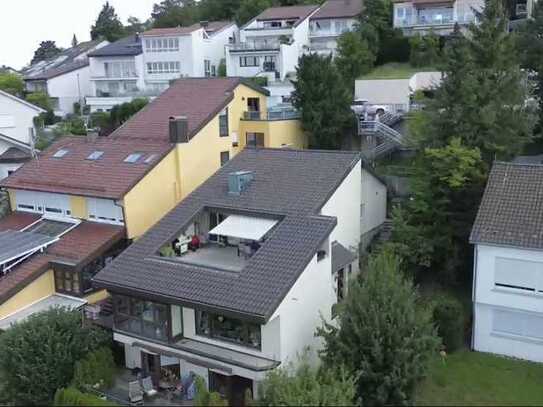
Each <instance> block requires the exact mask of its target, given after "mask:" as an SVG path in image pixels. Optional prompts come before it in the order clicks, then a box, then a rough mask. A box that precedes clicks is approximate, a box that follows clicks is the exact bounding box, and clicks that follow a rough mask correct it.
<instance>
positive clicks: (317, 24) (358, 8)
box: [309, 0, 362, 55]
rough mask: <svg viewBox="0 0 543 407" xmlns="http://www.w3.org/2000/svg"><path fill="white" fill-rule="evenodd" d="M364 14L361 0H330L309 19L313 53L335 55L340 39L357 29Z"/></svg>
mask: <svg viewBox="0 0 543 407" xmlns="http://www.w3.org/2000/svg"><path fill="white" fill-rule="evenodd" d="M360 13H362V1H360V0H328V1H326V2H325V3H324V4H323V5H322V6H321V7H320V8H319V10H318V11H317V12H316V13H315V14H313V15H312V16H311V18H310V19H309V38H310V41H311V45H310V46H311V51H313V52H317V53H319V54H330V53H331V54H333V55H334V54H335V53H336V48H337V39H338V37H339V36H340V35H341V34H343V33H345V32H347V31H351V30H353V29H354V28H355V26H356V24H358V22H359V17H360Z"/></svg>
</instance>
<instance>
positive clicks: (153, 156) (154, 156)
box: [145, 154, 157, 164]
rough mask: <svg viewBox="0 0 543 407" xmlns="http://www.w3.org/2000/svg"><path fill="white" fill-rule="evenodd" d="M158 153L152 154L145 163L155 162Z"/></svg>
mask: <svg viewBox="0 0 543 407" xmlns="http://www.w3.org/2000/svg"><path fill="white" fill-rule="evenodd" d="M156 156H157V155H156V154H151V155H150V156H149V157H147V158H146V159H145V164H150V163H152V162H153V160H154V159H155V158H156Z"/></svg>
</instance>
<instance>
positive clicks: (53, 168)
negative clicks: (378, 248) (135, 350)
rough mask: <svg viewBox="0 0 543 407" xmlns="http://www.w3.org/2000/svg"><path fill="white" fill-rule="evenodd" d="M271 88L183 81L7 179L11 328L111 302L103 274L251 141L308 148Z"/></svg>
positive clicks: (3, 254)
mask: <svg viewBox="0 0 543 407" xmlns="http://www.w3.org/2000/svg"><path fill="white" fill-rule="evenodd" d="M266 96H267V91H266V90H264V89H262V88H260V87H257V86H255V85H253V84H251V83H249V82H246V81H244V80H243V79H240V78H216V79H209V78H205V79H204V78H202V79H180V80H178V81H177V82H175V83H174V84H173V85H172V86H171V87H170V88H169V89H168V90H167V91H165V92H164V93H163V94H162V95H161V96H160V97H158V98H157V99H155V100H154V101H153V102H152V103H150V104H149V105H148V106H147V107H145V108H144V109H143V110H142V111H140V112H139V113H138V114H136V115H135V116H134V117H133V118H132V119H130V120H129V121H127V122H126V123H124V124H123V125H122V126H121V127H120V128H119V129H117V130H116V131H115V132H114V133H112V134H111V135H110V136H109V137H98V138H92V137H87V138H82V137H64V138H62V139H61V140H59V141H58V142H56V143H55V144H53V145H52V146H51V147H50V148H48V149H47V150H46V151H45V152H43V154H41V155H40V157H39V158H38V159H36V160H33V161H31V162H29V163H27V164H25V165H23V166H22V167H21V168H20V169H19V170H17V171H16V172H15V173H13V174H12V175H11V176H10V177H8V178H6V179H5V180H3V181H2V183H1V184H0V186H1V187H2V188H3V189H5V190H7V191H8V193H9V197H10V203H11V208H12V210H13V212H12V213H11V214H10V215H9V216H7V217H6V218H4V219H2V220H0V330H1V329H6V328H8V327H9V326H10V325H11V323H13V322H15V321H19V320H21V319H24V318H25V317H26V316H28V315H30V314H32V313H34V312H37V311H40V310H43V309H47V308H48V307H50V306H53V305H62V306H66V307H72V308H79V307H81V306H82V305H83V304H86V303H95V302H97V301H101V300H103V299H104V298H105V297H106V296H107V294H106V293H105V291H95V290H94V289H93V287H92V285H91V279H92V277H93V276H94V274H96V273H97V272H98V271H99V270H101V269H102V267H104V266H105V265H106V264H107V263H109V262H110V261H111V260H112V259H113V258H115V257H116V255H117V254H119V253H120V252H121V251H123V250H124V249H125V248H126V247H127V246H128V245H129V244H130V242H131V241H132V240H134V239H137V238H138V237H139V236H141V235H142V234H143V233H145V232H146V231H147V230H148V229H149V228H150V227H151V226H153V225H154V224H155V223H156V222H157V221H158V220H159V219H161V218H162V217H163V216H164V215H165V214H166V213H167V212H169V211H170V210H171V209H172V208H173V207H174V206H175V205H176V204H177V203H178V202H179V201H181V200H182V199H183V198H184V197H185V196H187V195H188V194H190V193H191V192H192V191H193V190H194V189H195V188H196V187H198V186H199V185H200V184H202V183H203V182H204V181H205V180H206V179H207V178H208V177H209V176H211V175H212V174H213V173H214V172H215V171H217V170H218V169H219V168H220V167H221V165H223V164H224V163H225V162H227V161H228V160H229V159H230V158H231V157H233V156H234V155H236V154H237V153H238V152H239V151H241V150H242V149H243V148H245V147H254V148H259V147H285V148H305V147H306V144H307V140H306V136H305V135H304V133H303V131H302V129H301V125H300V122H299V120H297V118H296V116H295V115H293V114H292V112H289V111H277V110H268V107H267V103H266Z"/></svg>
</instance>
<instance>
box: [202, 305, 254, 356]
mask: <svg viewBox="0 0 543 407" xmlns="http://www.w3.org/2000/svg"><path fill="white" fill-rule="evenodd" d="M196 334H197V335H201V336H207V337H209V338H213V339H218V340H221V341H225V342H231V343H234V344H236V345H240V346H247V347H250V348H256V349H260V348H261V343H262V339H261V331H260V325H258V324H254V323H251V322H246V321H242V320H239V319H235V318H230V317H225V316H223V315H216V314H211V313H208V312H205V311H196Z"/></svg>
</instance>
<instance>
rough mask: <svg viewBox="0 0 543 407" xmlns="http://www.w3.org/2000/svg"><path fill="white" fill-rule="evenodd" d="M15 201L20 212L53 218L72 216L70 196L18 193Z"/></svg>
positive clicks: (28, 192) (29, 192)
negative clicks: (41, 214)
mask: <svg viewBox="0 0 543 407" xmlns="http://www.w3.org/2000/svg"><path fill="white" fill-rule="evenodd" d="M15 201H16V205H17V209H18V210H20V211H24V212H36V213H45V214H49V215H53V216H64V215H67V216H69V215H71V210H70V199H69V196H68V195H61V194H49V193H46V192H31V191H17V193H16V194H15Z"/></svg>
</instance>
